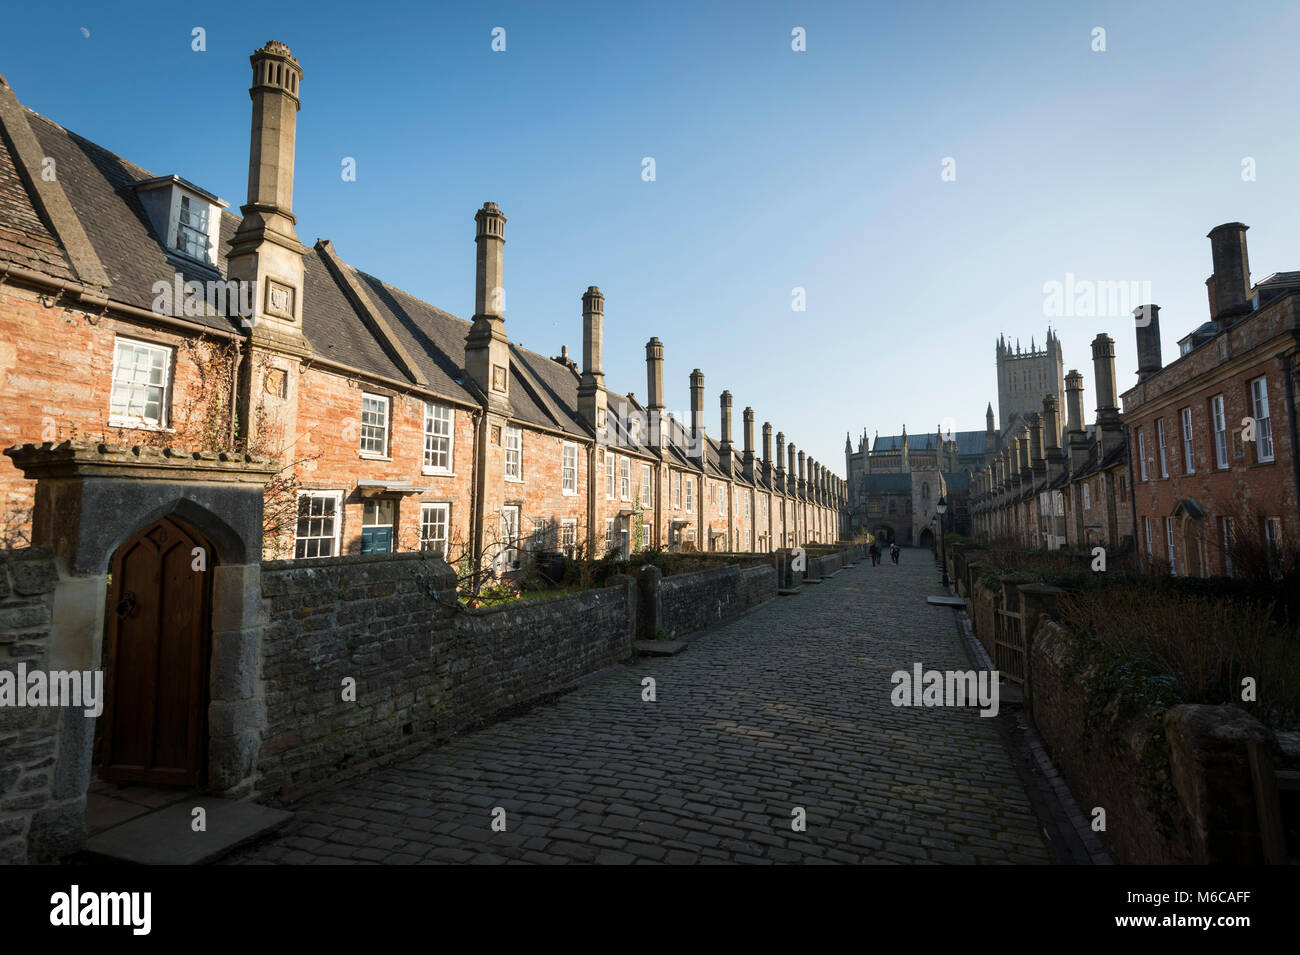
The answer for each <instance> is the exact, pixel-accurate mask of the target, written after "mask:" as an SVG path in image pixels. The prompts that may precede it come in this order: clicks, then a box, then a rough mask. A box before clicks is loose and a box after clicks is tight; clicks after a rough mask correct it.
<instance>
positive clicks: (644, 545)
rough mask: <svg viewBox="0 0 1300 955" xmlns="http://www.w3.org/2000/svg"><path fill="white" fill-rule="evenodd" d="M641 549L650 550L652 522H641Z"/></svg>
mask: <svg viewBox="0 0 1300 955" xmlns="http://www.w3.org/2000/svg"><path fill="white" fill-rule="evenodd" d="M641 549H642V550H649V549H650V522H649V521H646V520H643V521H642V522H641Z"/></svg>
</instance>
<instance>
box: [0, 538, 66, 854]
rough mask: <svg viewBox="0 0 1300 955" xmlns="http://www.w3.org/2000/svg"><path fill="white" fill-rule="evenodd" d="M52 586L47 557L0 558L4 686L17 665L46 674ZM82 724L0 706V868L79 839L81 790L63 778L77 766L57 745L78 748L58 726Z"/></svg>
mask: <svg viewBox="0 0 1300 955" xmlns="http://www.w3.org/2000/svg"><path fill="white" fill-rule="evenodd" d="M57 584H58V572H57V570H56V569H55V564H54V558H53V556H52V554H51V552H50V551H49V550H47V549H45V548H26V549H19V550H12V551H8V552H4V551H0V670H7V671H10V672H11V673H13V674H14V677H13V678H12V679H15V680H16V678H17V674H18V672H19V669H18V668H19V666H20V665H24V664H25V666H26V672H32V671H36V670H44V671H48V670H49V669H51V665H50V648H51V619H52V617H53V612H54V591H55V588H56V586H57ZM20 689H22V688H20ZM85 722H87V718H86V716H85V715H84V713H83V711H82V710H81V709H79V708H67V707H55V706H39V707H29V706H23V707H18V706H12V705H10V706H0V865H2V864H6V863H8V864H21V863H25V862H44V861H49V860H51V859H54V858H57V857H58V856H59V855H60V854H62V852H63V851H64V850H65V848H67V846H68V845H69V844H75V843H76V842H78V841H79V840H80V838H81V837H82V835H83V834H84V827H83V821H82V820H83V817H84V815H85V790H84V787H79V786H78V785H76V783H77V782H78V780H77V779H75V778H69V775H70V774H69V773H68V772H67V771H66V769H67V768H68V766H70V765H71V766H74V767H75V765H76V762H77V760H76V759H75V758H72V756H73V754H69V753H61V751H60V743H61V742H62V741H63V740H65V739H66V740H67V741H68V743H67V746H69V747H71V746H72V745H74V744H77V743H79V741H81V740H82V739H83V738H84V733H78V732H64V728H65V726H64V724H65V723H74V724H75V723H85ZM72 729H73V730H75V729H76V727H75V726H73V727H72ZM61 757H62V758H61ZM72 775H74V776H75V774H72Z"/></svg>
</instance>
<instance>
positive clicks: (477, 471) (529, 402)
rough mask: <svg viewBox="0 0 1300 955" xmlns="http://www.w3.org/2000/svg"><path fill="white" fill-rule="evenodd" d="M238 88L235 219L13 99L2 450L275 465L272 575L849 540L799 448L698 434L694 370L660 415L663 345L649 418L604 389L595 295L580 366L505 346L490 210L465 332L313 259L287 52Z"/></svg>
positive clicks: (19, 509) (494, 213)
mask: <svg viewBox="0 0 1300 955" xmlns="http://www.w3.org/2000/svg"><path fill="white" fill-rule="evenodd" d="M251 64H252V70H253V85H252V88H251V90H250V96H251V98H252V113H253V123H252V138H251V145H250V162H249V184H248V198H247V203H246V204H245V205H244V206H242V207H241V209H240V212H241V213H242V215H236V214H234V213H233V212H231V211H230V210H229V208H228V204H227V203H226V202H224V201H222V200H221V199H220V198H218V197H217V196H215V195H213V194H211V193H209V192H207V191H206V190H204V189H203V188H202V187H200V186H198V185H196V184H194V183H192V182H190V181H188V180H186V179H184V178H182V177H180V176H177V175H167V176H157V175H154V174H152V173H150V172H148V171H146V170H145V169H142V168H141V167H139V166H137V165H135V164H133V163H131V162H129V161H127V160H125V159H122V158H120V157H118V156H116V155H113V154H112V153H110V152H108V151H107V150H105V149H103V148H101V147H99V146H97V145H96V144H94V143H91V142H89V141H87V140H85V139H82V138H81V137H79V136H77V135H76V134H74V133H72V132H69V131H68V130H66V129H63V128H62V127H60V126H59V125H57V124H56V123H54V122H52V121H51V120H49V119H46V118H45V117H43V116H40V115H38V114H36V113H34V112H32V111H30V110H28V109H26V108H24V107H23V106H22V105H20V104H19V102H18V100H17V98H16V97H15V94H14V92H13V90H12V89H10V88H9V86H8V85H7V84H6V83H5V82H4V81H3V79H2V78H0V382H3V392H2V393H3V399H2V401H3V405H2V406H0V446H5V447H8V446H11V445H19V444H25V443H41V442H54V443H59V442H64V441H67V440H69V439H75V440H91V441H102V442H108V443H116V444H123V445H127V446H130V445H134V444H145V443H149V444H153V445H156V446H165V445H166V444H168V443H169V442H170V441H173V440H174V441H175V442H177V443H178V444H179V443H184V442H189V443H191V444H192V443H193V440H194V439H195V437H196V436H197V438H198V439H199V440H200V443H201V444H202V446H203V447H204V448H218V447H232V446H235V444H236V442H238V441H241V440H242V441H245V442H247V444H246V445H245V446H244V447H245V448H246V449H248V448H252V447H253V446H254V445H255V446H256V448H257V450H258V451H259V452H261V453H264V454H266V455H268V456H270V457H272V458H276V459H278V460H280V461H281V462H283V464H284V465H285V468H286V470H285V471H284V472H282V474H281V475H280V477H281V478H283V479H284V480H282V481H281V482H279V484H278V485H277V486H278V487H279V493H281V494H284V495H288V499H287V503H286V507H285V509H284V513H286V514H289V515H290V517H289V519H288V520H287V521H285V523H284V526H283V530H282V533H281V534H280V536H279V537H278V538H276V539H274V540H271V539H268V547H267V552H266V556H294V557H299V558H304V557H318V556H332V555H341V554H363V553H387V552H391V551H410V550H415V549H417V548H418V549H428V550H441V551H444V552H448V551H450V552H460V553H473V554H476V555H478V556H479V557H480V558H481V559H484V560H488V559H490V560H492V561H494V562H495V563H496V566H497V567H498V568H499V569H500V570H502V571H503V572H509V571H511V570H513V569H516V568H519V567H521V566H523V565H525V563H526V561H527V557H528V553H529V552H530V551H537V550H543V549H545V550H556V549H558V550H562V551H565V552H567V553H569V554H573V553H576V552H578V551H579V550H582V551H584V552H585V553H588V554H601V553H604V552H605V551H606V550H607V549H609V548H612V547H618V548H621V549H622V550H623V552H624V553H628V552H632V551H637V550H641V549H646V548H669V549H675V550H681V549H698V550H718V551H723V550H725V551H762V552H765V551H770V550H774V549H776V548H779V547H783V546H791V545H794V544H797V543H806V542H814V541H834V540H836V539H838V538H839V536H840V535H841V531H842V526H843V525H842V521H841V514H842V513H843V508H842V504H843V502H844V500H845V497H846V495H845V491H846V487H845V485H844V483H843V482H842V481H841V480H840V479H839V478H838V477H837V476H835V475H834V474H832V473H831V472H830V470H829V469H828V468H826V467H824V466H823V465H821V464H820V463H818V462H816V461H813V460H811V459H806V458H805V455H804V453H803V452H802V451H796V448H795V446H794V445H793V444H790V445H788V447H787V445H786V440H785V436H784V434H778V435H777V446H776V454H775V458H773V455H772V447H771V436H772V428H771V425H770V424H766V423H765V424H764V425H763V445H762V452H761V456H760V455H759V454H758V453H757V451H756V449H755V446H754V412H753V411H752V409H749V408H746V409H745V410H744V412H743V416H744V421H743V445H742V446H741V447H737V446H736V443H735V442H734V441H733V435H732V421H731V419H732V399H731V395H730V393H728V392H723V393H722V395H721V408H720V411H721V421H720V424H721V429H720V436H719V438H718V439H714V438H712V437H711V436H709V435H708V434H707V431H706V428H705V426H704V421H703V416H704V411H703V400H704V376H703V374H702V373H701V372H700V371H699V370H698V369H696V371H695V372H693V373H692V375H691V379H690V389H691V419H692V420H691V421H690V422H689V423H685V422H679V421H677V420H676V419H674V418H672V417H670V416H668V415H667V414H666V410H665V403H664V382H663V350H664V345H663V343H662V342H660V341H659V339H657V338H652V339H650V341H649V342H648V343H647V344H646V362H647V384H648V389H649V390H648V400H647V401H646V402H645V403H642V402H639V401H638V400H637V399H636V398H635V397H634V396H633V395H631V394H626V395H623V394H617V393H615V392H613V391H610V390H609V389H607V387H606V384H605V380H604V374H603V371H602V367H603V365H602V361H603V343H604V328H603V325H604V315H605V298H604V296H603V295H602V294H601V292H600V290H599V289H598V288H596V287H594V286H592V287H589V288H588V289H587V290H586V292H585V293H584V294H582V296H581V302H582V306H581V307H582V336H583V353H582V366H581V367H579V366H578V365H577V363H576V362H575V361H573V360H572V359H570V358H569V357H568V354H567V349H562V350H561V355H560V356H559V357H557V358H548V357H544V356H542V355H540V354H537V353H535V352H532V351H529V350H527V349H525V348H521V347H519V346H518V345H516V344H514V343H512V342H511V341H510V339H509V336H508V333H507V323H506V319H505V315H504V309H503V303H502V299H503V298H504V295H503V293H502V288H503V284H504V279H503V250H504V245H505V224H506V217H505V216H504V215H503V214H502V212H501V210H500V209H499V208H498V207H497V205H496V204H495V203H491V202H488V203H485V204H484V205H483V206H482V208H481V209H479V210H478V212H477V213H476V215H475V223H476V233H475V244H476V250H477V256H476V274H475V313H474V315H473V317H472V319H471V320H469V321H466V320H465V319H462V318H459V317H457V316H454V315H452V314H449V313H448V312H445V311H443V310H441V309H438V308H436V307H434V306H432V305H430V304H428V303H426V302H423V301H420V300H419V299H417V298H415V297H413V296H411V295H408V294H407V293H405V292H403V291H401V290H400V289H397V288H395V287H393V286H391V285H389V284H387V283H385V282H383V281H382V280H381V279H379V278H376V277H374V276H371V275H367V274H366V273H364V272H361V271H359V270H357V269H355V268H353V267H352V266H350V265H348V264H347V263H346V262H345V261H344V260H343V259H342V258H341V257H340V255H339V254H338V252H337V251H336V250H335V248H334V246H333V244H332V243H331V242H330V241H328V240H318V241H316V242H315V244H313V245H311V246H306V245H304V244H302V242H301V241H300V240H299V237H298V235H297V232H296V218H295V216H294V213H293V209H292V193H293V173H294V146H295V135H296V123H297V114H298V111H299V109H300V83H301V80H302V70H301V68H300V65H299V63H298V61H297V60H296V59H295V58H294V57H293V56H292V55H291V54H290V51H289V48H288V47H287V46H285V45H284V44H282V43H277V42H271V43H268V44H267V45H266V46H264V47H263V48H261V49H259V50H258V51H256V52H255V53H254V54H253V55H252V57H251ZM575 318H576V316H575ZM198 342H202V345H200V346H197V347H196V343H198ZM213 356H219V358H220V360H219V361H217V360H216V359H214V357H213ZM223 389H224V390H223ZM216 399H220V400H216ZM787 453H788V461H787V458H786V455H787ZM286 487H287V488H288V490H285V488H286ZM270 493H272V492H270V491H269V492H268V495H269V494H270ZM32 500H33V491H32V482H31V481H29V480H27V479H25V478H24V476H23V475H22V473H21V472H20V471H19V469H18V468H17V467H15V466H14V464H12V463H11V462H10V461H9V460H8V459H5V460H4V461H3V463H0V517H3V519H4V521H5V527H4V530H5V531H6V533H7V535H8V536H9V537H11V538H13V537H14V536H17V537H19V538H21V537H24V536H27V535H29V534H30V533H31V526H30V513H31V511H30V509H31V507H32ZM272 510H273V508H272V507H271V506H270V502H269V501H268V513H271V512H272ZM457 548H461V550H460V551H457Z"/></svg>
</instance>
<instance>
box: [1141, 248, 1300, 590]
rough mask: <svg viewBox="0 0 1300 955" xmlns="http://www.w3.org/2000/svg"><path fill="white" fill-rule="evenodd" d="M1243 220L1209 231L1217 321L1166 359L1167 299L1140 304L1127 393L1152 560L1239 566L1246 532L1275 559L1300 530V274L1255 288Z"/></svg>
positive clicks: (1180, 569)
mask: <svg viewBox="0 0 1300 955" xmlns="http://www.w3.org/2000/svg"><path fill="white" fill-rule="evenodd" d="M1246 230H1247V226H1245V225H1243V224H1242V223H1240V222H1228V223H1225V224H1223V225H1220V226H1217V227H1216V228H1214V229H1212V230H1211V231H1210V233H1209V235H1208V238H1209V239H1210V250H1211V258H1212V261H1213V265H1214V274H1213V275H1211V276H1210V277H1209V278H1208V279H1207V280H1206V289H1207V291H1208V295H1209V311H1210V317H1209V321H1207V322H1205V323H1203V324H1201V325H1200V326H1198V327H1197V328H1196V329H1195V330H1194V331H1192V332H1191V333H1189V334H1188V335H1186V336H1184V337H1183V338H1182V339H1181V340H1180V341H1179V355H1178V358H1176V359H1175V360H1174V361H1172V362H1170V363H1169V364H1168V365H1164V364H1162V360H1161V359H1162V356H1161V348H1160V310H1159V308H1158V307H1156V306H1154V305H1152V306H1149V307H1148V308H1147V309H1145V310H1143V309H1138V311H1137V319H1138V320H1137V346H1138V382H1137V384H1136V385H1135V386H1134V387H1132V388H1130V389H1128V390H1127V391H1125V392H1124V395H1123V399H1124V418H1125V421H1126V422H1127V424H1128V427H1129V432H1130V434H1131V441H1132V447H1133V449H1134V452H1135V453H1134V472H1135V478H1134V504H1135V514H1136V519H1137V537H1138V540H1139V542H1140V546H1141V551H1142V553H1143V554H1144V555H1145V556H1146V557H1147V559H1148V560H1149V561H1150V562H1152V563H1153V564H1157V565H1167V566H1168V568H1169V570H1170V572H1171V573H1175V574H1187V575H1191V576H1213V575H1229V576H1231V575H1232V574H1233V573H1234V572H1235V570H1236V568H1234V566H1233V561H1232V550H1233V548H1232V544H1233V541H1234V539H1236V538H1240V537H1243V536H1245V535H1247V534H1248V535H1250V537H1252V538H1253V539H1255V540H1257V541H1260V542H1261V543H1263V544H1265V545H1266V546H1267V549H1268V551H1269V553H1270V555H1271V558H1272V560H1273V561H1274V562H1275V564H1276V563H1278V562H1280V561H1281V559H1282V557H1283V554H1284V553H1285V552H1287V551H1294V550H1295V545H1296V541H1297V540H1300V517H1298V514H1297V505H1298V500H1297V494H1296V489H1297V485H1298V483H1300V482H1298V481H1297V468H1298V467H1300V458H1297V456H1296V453H1295V447H1296V411H1295V388H1296V357H1297V354H1298V353H1300V294H1298V293H1300V273H1296V272H1282V273H1274V274H1272V275H1269V276H1268V277H1267V278H1265V279H1263V280H1262V281H1260V282H1259V283H1257V284H1255V285H1253V286H1252V285H1251V281H1250V261H1249V256H1248V254H1247V248H1246ZM1243 522H1248V523H1249V525H1250V526H1249V527H1243V526H1242V523H1243Z"/></svg>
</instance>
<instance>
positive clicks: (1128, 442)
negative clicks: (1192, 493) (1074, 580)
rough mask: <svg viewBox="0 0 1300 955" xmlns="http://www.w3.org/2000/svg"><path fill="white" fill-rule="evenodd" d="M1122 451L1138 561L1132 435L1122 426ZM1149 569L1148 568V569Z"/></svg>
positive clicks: (1139, 547)
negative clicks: (1126, 460) (1126, 469)
mask: <svg viewBox="0 0 1300 955" xmlns="http://www.w3.org/2000/svg"><path fill="white" fill-rule="evenodd" d="M1124 450H1125V452H1126V453H1125V455H1124V456H1125V457H1126V458H1128V514H1129V517H1131V518H1132V519H1133V549H1134V550H1136V551H1137V554H1138V559H1139V560H1141V558H1142V544H1141V543H1140V542H1139V541H1138V510H1137V483H1136V482H1135V481H1134V480H1133V434H1132V428H1131V427H1130V426H1129V425H1128V424H1125V425H1124ZM1148 569H1150V568H1148Z"/></svg>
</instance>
